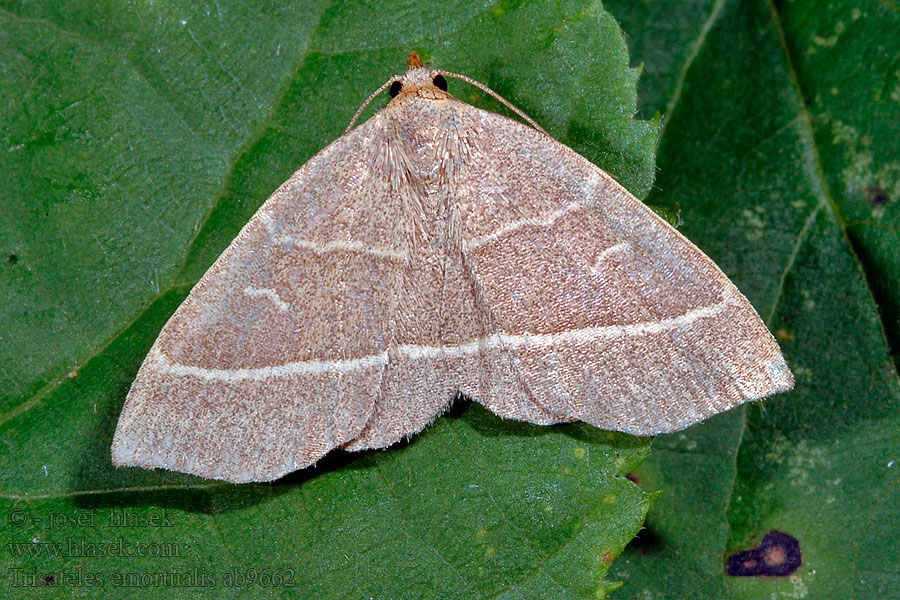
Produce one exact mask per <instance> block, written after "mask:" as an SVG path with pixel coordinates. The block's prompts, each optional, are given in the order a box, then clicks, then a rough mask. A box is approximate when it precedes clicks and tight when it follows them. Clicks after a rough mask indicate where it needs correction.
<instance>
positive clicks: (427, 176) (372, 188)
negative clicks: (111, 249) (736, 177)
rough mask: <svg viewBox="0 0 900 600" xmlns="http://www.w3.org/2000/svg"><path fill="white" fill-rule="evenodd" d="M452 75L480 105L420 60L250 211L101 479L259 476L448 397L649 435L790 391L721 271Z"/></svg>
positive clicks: (198, 290)
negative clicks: (484, 105) (119, 473)
mask: <svg viewBox="0 0 900 600" xmlns="http://www.w3.org/2000/svg"><path fill="white" fill-rule="evenodd" d="M447 77H452V78H457V79H462V80H464V81H468V82H470V83H472V84H474V85H476V86H478V87H479V88H481V89H484V90H485V91H487V92H489V93H491V94H494V92H492V91H490V90H489V89H487V88H486V87H485V86H483V85H482V84H479V83H478V82H475V81H473V80H471V79H469V78H467V77H464V76H462V75H457V74H454V73H449V72H446V71H441V70H432V69H430V68H429V67H428V66H426V65H424V64H423V63H422V60H421V59H420V58H419V56H418V54H416V53H415V52H413V53H412V54H411V55H410V57H409V60H408V70H407V71H406V73H405V74H404V75H398V76H395V77H392V78H391V79H390V80H389V81H388V82H386V83H385V84H384V85H383V86H381V88H379V90H378V91H377V92H376V93H375V94H373V95H372V96H370V98H369V100H367V101H366V102H365V103H364V104H363V107H362V108H360V111H359V112H357V116H356V117H354V120H353V123H355V121H356V118H357V117H358V116H359V115H360V114H361V112H362V109H363V108H364V107H365V106H366V105H367V104H368V103H369V102H370V101H371V100H372V99H373V98H374V97H376V96H377V95H378V93H380V92H381V91H383V90H384V89H386V88H390V95H391V96H392V99H391V100H390V101H389V102H388V103H387V105H386V106H385V107H384V108H382V109H381V110H380V111H378V112H377V113H376V114H375V115H374V116H373V117H372V118H370V119H369V120H368V121H366V122H365V123H363V124H362V125H359V126H358V127H355V128H353V129H350V128H348V131H347V132H346V133H345V134H344V135H342V136H341V137H339V138H338V139H337V140H335V141H334V142H333V143H331V144H330V145H329V146H327V147H326V148H324V149H323V150H321V151H320V152H319V153H318V154H316V155H315V156H314V157H313V158H311V159H310V160H309V161H308V162H307V163H306V164H305V165H303V166H302V167H301V168H300V169H299V170H298V171H297V172H296V173H294V174H293V175H292V176H291V177H290V179H288V180H287V181H286V182H285V183H284V184H283V185H282V186H281V187H279V188H278V190H276V191H275V193H274V194H272V196H271V197H270V198H269V199H268V200H267V201H266V202H265V203H264V204H263V205H262V207H261V208H260V209H259V210H258V211H257V213H256V214H255V215H254V216H253V218H252V219H250V221H249V222H248V223H247V224H246V226H245V227H244V228H243V229H242V230H241V232H240V233H239V234H238V236H237V238H235V240H234V241H233V242H232V243H231V245H230V246H229V247H228V248H227V249H226V250H225V251H224V252H223V253H222V255H221V256H220V257H219V258H218V260H216V262H215V263H214V264H213V265H212V267H210V269H209V270H208V271H207V272H206V274H205V275H204V276H203V277H202V278H201V279H200V281H199V282H198V283H197V284H196V286H195V287H194V288H193V290H192V291H191V293H190V295H189V296H188V297H187V299H186V300H185V301H184V303H183V304H182V305H181V306H180V307H179V308H178V310H177V311H176V312H175V313H174V314H173V315H172V317H171V319H169V321H168V322H167V323H166V325H165V327H164V328H163V330H162V332H161V333H160V335H159V338H158V339H157V340H156V342H155V343H154V344H153V347H152V348H151V350H150V352H149V354H148V355H147V357H146V359H145V360H144V362H143V364H142V366H141V368H140V371H139V372H138V375H137V378H136V379H135V381H134V384H133V385H132V387H131V390H130V391H129V393H128V397H127V399H126V401H125V405H124V408H123V409H122V413H121V416H120V418H119V422H118V426H117V429H116V433H115V437H114V440H113V444H112V457H113V462H114V463H115V464H116V465H136V466H140V467H145V468H164V469H171V470H174V471H182V472H186V473H193V474H196V475H200V476H202V477H206V478H215V479H222V480H225V481H231V482H248V481H268V480H272V479H276V478H278V477H281V476H283V475H285V474H286V473H289V472H291V471H294V470H296V469H301V468H303V467H306V466H308V465H311V464H313V463H314V462H316V461H317V460H318V459H319V458H321V457H322V456H324V455H325V454H326V453H327V452H329V451H330V450H332V449H334V448H343V449H345V450H365V449H370V448H382V447H385V446H389V445H391V444H393V443H394V442H396V441H398V440H400V439H401V438H403V437H405V436H412V435H413V434H415V433H417V432H419V431H421V430H422V429H423V428H424V427H426V426H427V425H428V424H429V423H431V422H432V421H434V419H436V418H437V417H438V416H439V415H440V414H441V413H442V411H444V410H446V409H447V407H448V406H449V404H450V403H451V402H452V401H453V399H454V397H456V396H457V394H463V395H465V396H467V397H469V398H472V399H474V400H475V401H477V402H480V403H481V404H483V405H484V406H485V407H487V408H488V409H490V410H491V411H493V412H494V413H495V414H497V415H499V416H500V417H503V418H506V419H518V420H522V421H528V422H531V423H536V424H541V425H549V424H552V423H566V422H571V421H585V422H587V423H590V424H592V425H595V426H597V427H600V428H603V429H610V430H617V431H624V432H629V433H633V434H636V435H653V434H658V433H663V432H672V431H677V430H680V429H683V428H685V427H687V426H689V425H691V424H693V423H696V422H698V421H700V420H702V419H705V418H707V417H709V416H711V415H714V414H716V413H719V412H721V411H724V410H727V409H729V408H732V407H734V406H737V405H739V404H741V403H743V402H745V401H748V400H754V399H759V398H763V397H765V396H769V395H771V394H773V393H776V392H783V391H787V390H790V389H791V388H792V387H793V376H792V375H791V372H790V370H789V369H788V366H787V364H786V363H785V360H784V358H783V357H782V354H781V352H780V350H779V348H778V345H777V344H776V342H775V340H774V338H773V337H772V335H771V334H770V333H769V331H768V330H767V329H766V326H765V325H764V324H763V322H762V320H761V319H760V318H759V316H758V315H757V313H756V311H755V310H754V309H753V307H752V306H751V305H750V303H749V302H748V301H747V299H746V298H745V297H744V296H743V295H742V294H741V293H740V292H739V291H738V289H737V288H736V287H735V286H734V284H732V283H731V282H730V281H729V280H728V278H727V277H726V276H725V275H724V274H723V273H722V271H721V270H720V269H719V268H718V267H717V266H716V265H715V264H714V263H713V262H712V260H710V259H709V258H708V257H707V256H706V255H704V254H703V252H701V251H700V250H699V249H698V248H697V247H696V246H694V245H693V244H692V243H691V242H690V241H688V240H687V239H686V238H685V237H684V236H682V235H681V234H680V233H679V232H678V231H676V230H675V229H674V228H673V227H671V226H670V225H669V224H668V223H666V222H665V221H664V220H663V219H661V218H660V217H658V216H657V215H656V214H654V213H653V212H652V211H651V210H650V209H649V208H647V207H646V206H645V205H644V204H642V203H641V202H640V201H639V200H637V199H636V198H635V197H634V196H632V195H631V194H630V193H629V192H628V191H627V190H625V188H623V187H622V186H621V185H619V184H618V183H617V182H616V181H615V180H614V179H613V178H612V177H611V176H609V175H608V174H607V173H605V172H604V171H602V170H601V169H599V168H598V167H596V166H594V165H593V164H591V163H590V162H589V161H588V160H587V159H585V158H583V157H582V156H580V155H579V154H577V153H576V152H574V151H573V150H571V149H570V148H568V147H566V146H564V145H563V144H561V143H559V142H557V141H555V140H554V139H553V138H551V137H550V136H549V135H548V134H546V133H545V132H544V131H543V130H541V129H540V128H539V127H537V125H536V124H535V123H534V122H533V121H531V120H530V119H528V118H527V117H526V116H524V115H522V113H521V112H520V111H518V110H517V109H514V108H513V110H515V111H516V112H517V114H519V115H520V116H522V117H523V118H524V119H525V120H526V121H528V123H529V124H525V123H522V122H519V121H516V120H513V119H510V118H507V117H504V116H500V115H498V114H495V113H492V112H488V111H485V110H481V109H478V108H475V107H473V106H471V105H469V104H466V103H464V102H461V101H459V100H457V99H455V98H453V97H452V96H451V95H450V94H449V93H447V81H446V78H447ZM494 95H495V96H496V97H497V98H498V99H499V100H501V101H503V102H504V103H505V100H503V99H502V98H500V97H499V96H497V95H496V94H494ZM507 104H508V103H507ZM510 106H511V105H510ZM353 123H351V127H352V126H353Z"/></svg>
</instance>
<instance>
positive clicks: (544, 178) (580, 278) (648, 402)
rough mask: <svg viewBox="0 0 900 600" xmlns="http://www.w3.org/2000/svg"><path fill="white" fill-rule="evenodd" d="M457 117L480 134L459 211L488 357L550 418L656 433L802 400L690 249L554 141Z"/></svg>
mask: <svg viewBox="0 0 900 600" xmlns="http://www.w3.org/2000/svg"><path fill="white" fill-rule="evenodd" d="M459 110H460V112H461V114H462V117H461V118H463V119H465V120H467V121H468V129H469V130H471V131H473V132H478V135H477V137H474V138H473V139H472V143H473V146H474V147H473V150H472V152H471V154H470V158H469V160H468V162H467V163H466V167H465V168H464V169H463V170H462V171H461V172H460V175H459V179H458V181H457V191H456V193H457V200H456V206H457V210H458V211H459V215H460V220H461V236H462V250H463V260H464V262H465V264H466V266H467V268H468V269H469V272H470V274H471V277H472V279H473V280H474V282H475V285H476V288H477V293H478V295H479V296H480V297H481V298H482V299H483V305H484V308H485V309H486V310H488V311H489V312H490V316H491V319H492V321H493V322H494V324H495V330H494V331H493V332H491V333H492V335H490V336H489V337H488V338H487V339H486V341H485V342H484V344H483V345H485V346H487V347H490V348H493V349H496V350H497V351H498V352H501V353H505V354H511V355H513V356H514V358H515V365H516V369H517V371H518V374H519V377H520V378H521V380H522V382H523V384H524V387H525V389H526V390H527V392H528V393H529V394H530V395H531V396H532V397H533V398H535V399H536V400H537V401H538V402H539V403H540V404H541V405H543V407H544V408H545V409H547V411H549V412H550V413H554V414H559V415H562V416H563V417H565V418H567V419H578V420H583V421H586V422H588V423H591V424H593V425H596V426H598V427H601V428H605V429H615V430H619V431H626V432H630V433H634V434H638V435H649V434H656V433H662V432H670V431H677V430H679V429H683V428H685V427H687V426H689V425H691V424H692V423H695V422H697V421H700V420H702V419H704V418H706V417H708V416H711V415H713V414H715V413H718V412H721V411H723V410H726V409H728V408H731V407H733V406H736V405H738V404H741V403H742V402H745V401H747V400H752V399H758V398H762V397H765V396H768V395H770V394H773V393H776V392H781V391H786V390H789V389H791V388H792V387H793V377H792V375H791V373H790V370H789V369H788V367H787V364H786V363H785V361H784V358H783V357H782V355H781V352H780V350H779V348H778V345H777V344H776V342H775V340H774V339H773V337H772V335H771V334H770V333H769V331H768V330H767V329H766V327H765V325H764V324H763V323H762V321H761V319H760V318H759V316H758V315H757V313H756V311H755V310H754V309H753V307H752V306H751V305H750V303H749V302H748V301H747V299H746V298H745V297H744V296H743V295H742V294H741V293H740V292H739V291H738V289H737V288H736V287H735V286H734V285H733V284H732V283H731V282H730V281H729V280H728V279H727V277H726V276H725V275H724V274H723V273H722V272H721V271H720V270H719V268H718V267H717V266H716V265H715V264H714V263H713V262H712V261H711V260H710V259H709V258H708V257H707V256H706V255H704V254H703V253H702V252H701V251H700V250H699V249H698V248H697V247H696V246H694V245H693V244H691V243H690V242H689V241H688V240H687V239H686V238H684V236H682V235H681V234H680V233H678V232H677V231H676V230H675V229H674V228H672V227H671V226H670V225H669V224H668V223H666V222H665V221H663V220H662V219H661V218H659V217H658V216H657V215H655V214H654V213H653V212H652V211H651V210H650V209H649V208H647V207H646V206H645V205H644V204H642V203H641V202H640V201H638V200H637V199H636V198H634V197H633V196H632V195H631V194H629V193H628V192H627V191H626V190H625V189H624V188H623V187H622V186H620V185H619V184H618V183H616V182H615V181H614V180H613V179H612V178H611V177H610V176H609V175H607V174H606V173H604V172H603V171H602V170H600V169H599V168H597V167H596V166H594V165H593V164H591V163H590V162H589V161H587V160H586V159H585V158H583V157H581V156H580V155H578V154H577V153H575V152H574V151H573V150H571V149H570V148H567V147H566V146H564V145H562V144H560V143H559V142H556V141H555V140H553V139H552V138H550V137H549V136H546V135H544V134H542V133H540V132H538V131H536V130H534V129H532V128H530V127H526V126H525V125H522V124H520V123H518V122H516V121H512V120H510V119H507V118H505V117H502V116H500V115H496V114H494V113H490V112H486V111H482V110H479V109H476V108H474V107H470V106H467V105H460V107H459ZM476 399H479V398H478V397H477V396H476ZM486 405H487V406H488V408H491V409H492V410H493V409H494V407H493V406H491V403H490V402H486ZM504 416H512V417H515V418H522V419H524V420H530V419H529V418H528V414H517V413H516V410H512V411H506V414H505V415H504Z"/></svg>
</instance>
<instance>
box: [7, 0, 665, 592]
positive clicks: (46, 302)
mask: <svg viewBox="0 0 900 600" xmlns="http://www.w3.org/2000/svg"><path fill="white" fill-rule="evenodd" d="M412 49H415V50H418V51H419V52H420V53H422V54H423V56H424V57H425V59H426V60H429V59H430V60H432V61H433V62H434V64H435V65H439V66H440V67H441V68H445V69H448V70H452V71H456V72H461V73H465V74H466V75H469V76H471V77H473V78H475V79H478V80H480V81H482V82H484V83H486V84H488V85H490V86H491V87H493V88H494V89H495V90H497V91H498V92H499V93H500V94H502V95H503V96H505V97H506V98H508V99H509V100H511V101H512V102H514V103H515V104H516V105H518V106H519V107H520V108H522V109H523V110H524V111H525V112H527V113H529V114H530V115H531V116H532V117H534V118H535V119H536V120H537V121H538V122H540V123H541V124H542V125H544V126H545V127H546V128H547V129H548V131H550V132H551V133H552V134H553V135H555V136H556V137H557V138H559V139H561V140H562V141H564V142H566V143H568V144H570V145H571V146H573V147H574V148H575V149H576V150H578V151H580V152H582V153H583V154H585V155H586V156H587V157H588V158H590V159H591V160H593V161H595V162H596V163H597V164H599V165H600V166H602V167H604V168H605V169H607V170H608V171H610V172H611V173H612V174H613V175H615V176H616V177H617V178H619V180H620V181H622V182H623V183H624V184H625V185H627V186H628V187H629V188H630V189H632V190H633V191H635V193H637V194H639V195H642V196H643V195H646V193H647V192H648V191H649V189H650V187H651V183H652V181H653V177H654V175H655V171H654V150H655V146H656V141H657V125H658V122H657V121H653V120H651V121H633V120H632V115H633V114H634V112H635V110H636V108H637V105H636V101H637V100H636V89H635V85H636V80H637V73H638V72H637V70H635V69H631V68H629V66H628V54H627V51H626V48H625V43H624V39H623V37H622V35H621V32H620V30H619V28H618V26H617V25H616V23H615V22H614V21H613V19H612V18H611V17H610V16H609V15H608V14H607V13H605V12H604V11H603V10H602V8H601V6H600V4H599V3H598V2H588V1H582V2H573V3H571V4H567V5H565V6H559V7H548V6H544V5H543V4H541V3H501V4H492V3H485V4H484V5H483V6H478V5H473V4H472V3H469V2H456V3H448V2H430V3H429V2H422V3H418V4H416V5H415V7H412V8H410V7H406V6H398V5H394V6H388V7H386V6H382V5H381V4H380V3H378V4H375V5H368V4H363V3H354V4H347V3H326V2H318V3H300V2H291V3H278V7H277V8H273V7H272V6H270V3H258V5H257V3H253V2H237V1H232V2H229V1H227V0H216V1H213V2H204V3H182V2H173V1H170V2H151V3H146V2H144V3H137V2H119V1H113V0H107V1H102V0H101V1H100V2H88V1H86V0H85V1H82V0H75V1H72V2H65V3H62V2H51V1H45V2H15V1H12V0H3V1H0V59H2V60H0V95H2V97H0V99H2V102H0V127H2V136H0V142H2V143H4V144H5V147H4V148H3V149H2V150H3V151H2V152H0V172H2V173H4V174H5V175H6V176H5V177H4V178H2V179H0V214H2V215H3V218H2V220H0V253H2V254H0V256H2V258H3V261H2V262H0V300H2V302H0V340H2V343H0V439H2V441H3V444H2V445H0V448H2V449H0V457H2V464H3V465H4V467H5V468H4V469H3V471H2V472H0V505H2V509H3V514H4V515H5V516H4V517H3V518H2V521H0V523H2V524H0V529H2V532H3V540H4V542H5V543H6V544H7V545H6V546H5V547H4V548H3V551H4V552H5V553H6V557H7V558H6V559H5V560H4V565H5V567H6V568H5V570H4V575H5V576H6V577H7V587H9V589H13V590H15V592H20V593H22V594H24V593H27V592H26V591H25V588H32V587H40V588H48V589H47V590H44V591H47V592H50V593H51V594H53V593H55V595H58V596H65V597H69V596H70V595H72V594H73V590H74V595H80V596H82V597H85V596H87V597H90V596H95V595H100V594H101V593H102V595H103V596H104V597H111V598H116V597H134V596H140V597H144V596H145V595H151V594H152V595H157V596H164V597H172V596H173V595H175V596H182V597H195V596H197V595H204V596H207V597H216V598H221V597H236V596H244V597H259V596H266V595H269V594H270V593H272V594H278V595H280V596H282V597H304V598H305V597H309V598H313V597H314V598H349V597H354V598H356V597H387V598H438V597H440V598H472V597H496V598H506V597H510V598H522V597H525V598H547V597H553V598H594V597H602V596H603V595H604V594H605V593H606V592H607V591H608V590H610V589H613V588H614V587H615V584H614V583H611V582H609V581H607V580H605V579H604V575H605V573H606V571H607V569H608V566H609V563H610V562H611V561H612V559H613V558H614V557H615V556H617V555H618V554H619V552H620V551H621V550H622V548H623V547H624V546H625V544H626V543H627V542H628V541H629V540H630V539H631V538H632V537H633V536H634V534H635V532H636V531H637V530H638V529H639V527H640V526H641V522H642V519H643V516H644V514H645V512H646V510H647V507H648V504H649V499H650V495H649V494H647V493H644V492H642V491H640V489H639V488H638V487H637V486H635V485H634V484H633V483H632V482H630V481H628V480H627V479H625V477H624V475H625V474H626V473H627V472H629V471H630V470H632V469H633V468H634V467H635V466H636V465H637V464H638V463H639V462H640V460H641V459H642V458H643V457H644V455H645V454H646V452H647V445H648V441H647V440H642V439H638V438H634V437H631V436H627V435H619V434H610V433H607V432H602V431H598V430H596V429H593V428H590V427H585V426H566V427H534V426H529V425H524V424H518V423H511V422H504V421H501V420H500V419H498V418H495V417H494V416H492V415H491V414H489V413H487V412H486V411H484V410H482V409H481V408H480V407H479V406H477V405H469V404H460V405H458V406H456V407H455V408H454V410H453V412H451V414H449V415H446V416H444V417H442V418H440V419H438V421H437V423H436V424H435V425H434V426H433V427H431V428H429V429H428V430H427V431H426V432H424V433H423V434H422V435H419V436H416V437H415V438H414V439H413V440H412V441H411V442H410V443H408V444H400V445H398V446H396V447H394V448H391V449H389V450H386V451H383V452H368V453H363V454H361V455H357V454H352V455H349V454H341V453H333V455H330V456H329V457H327V458H326V459H325V460H324V461H322V462H321V463H320V464H319V465H318V466H317V467H316V468H314V469H309V470H306V471H303V472H300V473H297V474H294V475H292V476H289V477H287V478H285V479H283V480H281V481H280V482H278V483H276V484H273V485H245V486H230V485H224V484H221V483H217V482H209V481H203V480H199V479H197V478H192V477H189V476H185V475H180V474H176V473H169V472H162V471H158V472H148V471H143V470H140V469H120V470H115V469H114V468H113V467H112V465H111V462H110V456H109V445H110V442H111V438H112V434H113V431H114V429H115V424H116V420H117V418H118V414H119V411H120V409H121V405H122V402H123V400H124V397H125V394H126V392H127V390H128V387H129V385H130V383H131V381H132V380H133V378H134V375H135V373H136V371H137V368H138V366H139V365H140V362H141V360H142V358H143V356H144V355H145V354H146V352H147V350H148V349H149V348H150V345H151V344H152V342H153V340H154V338H155V336H156V335H157V333H158V332H159V329H160V328H161V327H162V325H163V323H164V322H165V321H166V319H167V318H168V316H169V315H171V313H172V312H173V311H174V310H175V308H176V307H177V306H178V304H179V302H180V301H181V300H182V299H183V298H184V296H185V295H186V294H187V292H188V290H189V289H190V287H191V286H192V285H193V283H195V282H196V280H197V279H198V278H199V277H200V275H201V274H202V273H203V272H204V271H205V269H206V268H207V267H208V266H209V265H210V264H211V262H212V261H213V260H214V259H215V257H216V256H218V254H219V253H220V252H221V251H222V250H223V249H224V248H225V246H226V245H227V244H228V243H229V242H230V241H231V239H232V238H233V237H234V236H235V234H236V233H237V231H238V230H239V229H240V227H241V226H242V225H243V224H244V223H245V222H246V221H247V219H248V218H249V217H250V215H252V214H253V212H254V211H255V210H256V209H257V208H258V207H259V205H260V204H261V203H262V202H263V201H264V200H265V199H266V197H267V196H268V195H269V194H270V193H271V192H272V191H273V190H274V189H275V188H276V187H277V186H278V185H279V184H280V183H281V182H282V181H283V180H284V179H286V178H287V177H288V176H289V175H290V173H291V172H292V171H294V170H295V169H296V168H297V167H299V166H300V165H301V164H302V163H303V162H304V161H305V160H306V159H307V158H309V157H310V156H311V155H312V154H313V153H314V152H316V151H317V150H318V149H320V148H321V147H323V146H324V145H326V144H327V143H329V142H330V141H332V140H333V139H335V138H336V137H337V136H339V135H340V134H341V133H342V131H343V129H344V127H345V125H346V124H347V122H348V121H349V119H350V117H351V116H352V115H353V113H354V111H355V110H356V108H357V106H359V104H360V103H361V102H362V101H363V99H364V98H365V97H366V96H367V95H368V94H369V92H370V91H371V90H373V89H375V88H376V87H377V86H378V85H380V84H381V83H382V82H383V81H384V80H385V79H387V78H388V77H389V76H390V75H392V74H394V73H397V72H401V71H402V70H403V69H404V67H405V60H406V56H407V54H408V53H409V51H410V50H412ZM451 91H452V92H453V93H455V94H456V95H458V96H459V97H461V98H462V99H464V100H467V101H470V102H472V103H474V104H477V105H479V106H484V107H488V108H491V109H494V110H502V108H501V107H499V106H498V105H497V104H496V103H494V102H493V101H490V100H488V99H486V98H484V97H483V96H482V95H481V94H478V93H475V91H473V90H472V89H470V88H467V87H464V86H463V85H462V84H460V85H458V86H454V87H453V88H452V89H451ZM100 587H102V590H103V591H102V592H100V591H98V588H100ZM15 592H14V593H15Z"/></svg>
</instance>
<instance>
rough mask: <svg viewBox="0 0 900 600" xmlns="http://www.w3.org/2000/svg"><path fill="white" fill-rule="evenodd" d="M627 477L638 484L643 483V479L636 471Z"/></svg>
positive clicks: (626, 477)
mask: <svg viewBox="0 0 900 600" xmlns="http://www.w3.org/2000/svg"><path fill="white" fill-rule="evenodd" d="M625 479H627V480H629V481H633V482H634V483H636V484H638V485H641V480H640V479H639V478H638V476H637V475H635V474H634V473H629V474H628V475H626V476H625Z"/></svg>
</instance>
